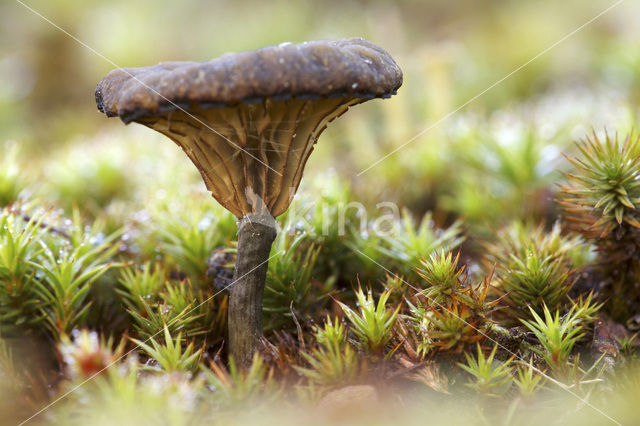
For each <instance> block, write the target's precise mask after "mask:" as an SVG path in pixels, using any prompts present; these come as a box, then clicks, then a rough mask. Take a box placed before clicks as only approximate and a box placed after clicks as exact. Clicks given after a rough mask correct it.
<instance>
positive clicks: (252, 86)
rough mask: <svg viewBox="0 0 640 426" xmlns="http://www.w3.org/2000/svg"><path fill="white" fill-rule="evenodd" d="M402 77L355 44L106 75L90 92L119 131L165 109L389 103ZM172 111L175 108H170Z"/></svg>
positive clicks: (272, 49) (376, 50)
mask: <svg viewBox="0 0 640 426" xmlns="http://www.w3.org/2000/svg"><path fill="white" fill-rule="evenodd" d="M401 84H402V71H401V70H400V68H399V67H398V65H397V64H396V63H395V62H394V60H393V58H391V56H390V55H389V54H388V53H387V52H386V51H385V50H384V49H382V48H380V47H378V46H376V45H375V44H373V43H371V42H369V41H367V40H363V39H361V38H352V39H345V40H335V41H312V42H305V43H300V44H288V43H283V44H281V45H278V46H269V47H265V48H262V49H258V50H254V51H248V52H240V53H232V54H226V55H223V56H221V57H220V58H216V59H213V60H211V61H208V62H201V63H200V62H165V63H160V64H158V65H155V66H150V67H144V68H119V69H115V70H113V71H111V72H110V73H109V74H107V76H106V77H105V78H104V79H103V80H102V81H101V82H100V84H98V87H97V88H96V91H95V96H96V102H97V104H98V109H99V110H100V111H101V112H103V113H105V114H106V115H107V116H109V117H113V116H118V117H120V118H121V119H122V120H123V121H124V122H125V123H129V122H131V121H134V120H135V119H136V118H138V117H143V116H151V115H155V114H160V113H163V112H166V111H169V110H171V109H177V108H178V106H179V108H184V109H189V108H190V107H191V106H193V105H194V104H197V105H199V106H201V107H203V108H214V107H224V106H228V105H235V104H238V103H257V102H261V101H263V100H264V99H265V98H272V99H275V100H286V99H289V98H291V97H300V98H308V99H315V98H318V97H341V96H352V97H355V98H362V99H371V98H374V97H389V96H391V95H393V94H395V92H396V90H397V89H398V88H399V87H400V85H401ZM174 104H176V105H174Z"/></svg>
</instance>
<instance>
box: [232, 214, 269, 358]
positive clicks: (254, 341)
mask: <svg viewBox="0 0 640 426" xmlns="http://www.w3.org/2000/svg"><path fill="white" fill-rule="evenodd" d="M276 233H277V231H276V222H275V219H274V218H273V217H272V216H271V215H270V214H269V213H265V214H250V215H246V216H243V217H242V219H240V221H239V222H238V255H237V258H236V268H235V272H234V274H233V283H232V285H231V286H230V287H229V314H228V322H229V353H230V355H231V356H232V357H233V359H234V360H235V362H236V364H237V365H238V366H239V367H240V368H246V367H248V366H249V365H251V360H252V358H253V354H254V353H255V352H256V349H257V348H258V344H259V342H260V339H261V337H262V294H263V292H264V284H265V280H266V278H267V267H268V261H269V254H270V252H271V244H272V243H273V240H274V239H275V238H276Z"/></svg>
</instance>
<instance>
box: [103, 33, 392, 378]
mask: <svg viewBox="0 0 640 426" xmlns="http://www.w3.org/2000/svg"><path fill="white" fill-rule="evenodd" d="M401 84H402V71H401V70H400V68H399V67H398V65H397V64H396V63H395V62H394V61H393V59H392V58H391V56H390V55H389V54H388V53H387V52H386V51H385V50H383V49H382V48H380V47H378V46H376V45H375V44H373V43H371V42H369V41H366V40H363V39H361V38H353V39H345V40H335V41H313V42H305V43H301V44H291V43H283V44H280V45H278V46H269V47H265V48H262V49H258V50H255V51H248V52H241V53H235V54H226V55H223V56H221V57H220V58H217V59H213V60H211V61H208V62H203V63H197V62H165V63H160V64H158V65H155V66H151V67H145V68H119V69H115V70H113V71H111V72H110V73H109V74H107V76H106V77H105V78H104V79H103V80H102V81H101V82H100V84H98V86H97V88H96V91H95V96H96V102H97V104H98V109H99V110H100V111H101V112H103V113H104V114H106V115H107V116H108V117H114V116H117V117H120V119H121V120H122V121H123V122H124V123H126V124H128V123H130V122H137V123H140V124H143V125H145V126H148V127H150V128H152V129H154V130H156V131H158V132H160V133H162V134H164V135H166V136H167V137H169V138H170V139H171V140H173V141H174V142H175V143H176V144H177V145H179V146H180V147H181V148H182V149H183V150H184V152H185V153H186V154H187V156H188V157H189V158H190V159H191V161H192V162H193V164H195V166H196V167H197V168H198V170H199V171H200V174H201V175H202V178H203V180H204V183H205V184H206V187H207V189H208V190H209V191H211V194H212V195H213V197H214V198H215V199H216V200H217V201H218V202H219V203H220V204H222V205H223V206H224V207H225V208H226V209H228V210H229V211H230V212H232V213H233V214H234V215H235V216H236V217H238V253H237V258H236V266H235V272H234V279H233V281H232V285H230V287H229V288H228V290H229V311H228V334H229V347H230V354H231V355H232V356H233V357H234V358H235V360H236V362H237V363H238V364H239V365H242V366H246V365H247V364H248V363H250V362H251V359H252V356H253V353H254V352H255V351H256V348H257V345H258V343H259V340H260V338H261V337H262V294H263V290H264V285H265V279H266V273H267V264H268V260H269V254H270V251H271V245H272V242H273V240H274V239H275V236H276V221H275V217H277V216H278V215H280V214H282V213H283V212H285V211H286V210H287V208H288V207H289V204H290V203H291V200H292V199H293V196H294V195H295V192H296V190H297V188H298V185H299V184H300V180H301V179H302V173H303V170H304V167H305V164H306V162H307V159H308V158H309V155H310V154H311V151H312V150H313V146H314V144H315V142H316V140H317V139H318V136H319V135H320V133H322V131H323V130H324V129H325V128H326V126H327V124H328V123H329V122H330V121H332V120H333V119H335V118H336V117H338V116H340V115H341V114H343V113H344V112H345V111H347V109H348V108H349V107H350V106H353V105H356V104H359V103H361V102H364V101H367V100H369V99H373V98H388V97H390V96H391V95H393V94H395V93H396V90H397V89H398V88H399V87H400V85H401Z"/></svg>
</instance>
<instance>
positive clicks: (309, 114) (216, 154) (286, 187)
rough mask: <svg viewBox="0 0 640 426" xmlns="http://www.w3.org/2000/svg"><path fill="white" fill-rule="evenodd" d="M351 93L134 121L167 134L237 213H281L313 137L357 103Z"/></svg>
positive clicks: (179, 112)
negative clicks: (346, 95)
mask: <svg viewBox="0 0 640 426" xmlns="http://www.w3.org/2000/svg"><path fill="white" fill-rule="evenodd" d="M362 101H363V99H360V98H355V97H340V98H325V99H320V100H317V99H316V100H304V99H299V98H294V99H290V100H286V101H274V100H271V99H265V100H264V101H262V102H260V103H256V104H238V105H236V106H233V107H226V108H203V107H202V106H199V105H195V106H193V107H191V108H189V111H188V112H185V110H172V111H169V112H167V113H165V114H163V115H161V116H154V117H150V116H147V117H140V118H138V119H137V120H136V121H137V122H139V123H141V124H144V125H145V126H148V127H150V128H152V129H154V130H156V131H158V132H160V133H162V134H164V135H166V136H167V137H169V138H170V139H172V140H173V141H174V142H175V143H176V144H178V145H179V146H180V147H181V148H182V149H183V150H184V152H185V153H186V154H187V156H188V157H189V158H190V159H191V161H192V162H193V164H195V166H196V167H197V168H198V170H199V171H200V174H201V175H202V178H203V180H204V182H205V184H206V186H207V189H208V190H209V191H211V194H212V195H213V197H214V198H215V199H216V200H217V201H218V202H219V203H220V204H222V205H223V206H224V207H225V208H226V209H228V210H229V211H230V212H232V213H233V214H234V215H236V216H237V217H242V216H244V215H247V214H251V213H256V214H262V213H265V212H264V209H265V208H266V209H267V210H268V211H269V213H270V214H271V215H272V216H273V217H277V216H279V215H280V214H282V213H284V212H285V211H286V210H287V208H288V207H289V204H290V203H291V200H292V198H293V196H294V195H295V192H296V190H297V189H298V185H299V184H300V180H301V179H302V172H303V170H304V167H305V164H306V161H307V159H308V158H309V155H310V154H311V152H312V151H313V146H314V144H315V142H316V140H317V139H318V136H319V135H320V134H321V133H322V131H323V130H324V129H325V128H326V127H327V124H328V123H329V122H330V121H332V120H333V119H335V118H336V117H338V116H340V115H342V114H343V113H344V112H345V111H347V109H348V108H349V107H350V106H352V105H355V104H358V103H360V102H362Z"/></svg>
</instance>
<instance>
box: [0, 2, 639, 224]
mask: <svg viewBox="0 0 640 426" xmlns="http://www.w3.org/2000/svg"><path fill="white" fill-rule="evenodd" d="M24 4H25V5H27V6H28V7H30V8H32V9H33V11H31V10H29V9H28V8H27V7H25V5H22V4H21V3H19V2H16V1H4V2H2V3H1V4H0V22H1V25H0V40H2V43H0V153H1V155H0V158H1V157H4V158H5V166H4V167H5V169H4V172H5V173H9V172H8V169H9V165H8V164H9V162H8V160H7V159H9V158H11V164H14V165H15V164H18V165H19V169H20V170H19V171H15V170H14V174H15V175H16V176H19V177H16V182H15V187H14V188H12V190H13V191H14V192H15V193H19V192H21V191H25V190H26V191H27V192H28V193H29V195H30V196H32V197H34V196H35V197H42V198H44V199H46V200H49V201H51V200H53V201H55V200H58V201H56V203H57V204H59V205H60V206H61V207H63V208H65V209H66V210H68V208H69V207H70V203H71V201H70V200H75V202H76V203H77V204H79V206H80V207H81V209H83V210H85V211H87V212H89V213H91V214H97V213H99V212H101V211H103V210H104V209H105V208H107V207H109V206H111V205H113V203H114V201H119V202H133V203H134V204H135V203H137V202H139V201H140V199H141V198H140V196H139V195H136V188H143V189H142V191H143V192H148V191H149V186H148V185H149V182H148V181H145V177H146V178H148V179H149V180H151V181H154V182H157V181H158V180H162V179H163V177H166V176H167V175H170V176H171V179H172V180H174V179H178V181H180V182H190V183H192V184H193V185H195V189H194V190H195V191H196V192H198V193H202V192H204V190H205V188H204V185H203V184H202V182H201V181H200V179H199V177H198V176H197V172H196V170H195V168H194V167H193V166H192V165H190V164H189V163H188V160H187V159H186V157H184V156H183V155H175V154H176V153H177V152H178V148H177V147H176V146H174V145H173V144H172V143H171V142H170V141H169V140H167V139H165V138H164V137H162V136H160V135H158V134H156V133H155V132H153V131H151V130H148V129H145V128H142V127H141V126H139V125H137V124H133V125H131V126H128V127H125V126H124V125H123V124H122V123H120V122H119V121H118V120H116V119H107V118H106V117H105V116H103V115H102V114H100V113H98V111H97V110H96V106H95V101H94V97H93V91H94V88H95V86H96V84H97V83H98V82H99V81H100V80H101V79H102V77H103V76H104V75H105V74H106V73H107V72H108V71H109V70H111V69H113V68H115V67H116V65H117V66H122V67H136V66H146V65H152V64H155V63H157V62H161V61H172V60H194V61H204V60H208V59H210V58H214V57H217V56H220V55H222V54H223V53H225V52H233V51H241V50H247V49H255V48H259V47H262V46H265V45H270V44H278V43H281V42H285V41H290V42H299V41H303V40H315V39H334V38H342V37H356V36H358V37H364V38H367V39H369V40H371V41H373V42H374V43H377V44H379V45H380V46H382V47H384V48H385V49H387V50H388V51H389V52H390V53H391V54H392V55H393V56H394V58H396V60H397V62H398V63H399V65H400V66H401V67H402V69H403V70H404V73H405V82H404V85H403V86H402V88H401V89H400V91H399V93H398V95H397V96H395V97H394V98H393V99H390V100H385V101H381V100H377V101H375V102H369V103H367V104H365V105H361V106H358V107H356V108H354V109H353V110H352V111H351V112H350V113H349V114H347V115H346V116H345V117H343V118H342V119H341V120H337V122H335V123H333V124H332V125H331V126H330V127H329V129H328V130H327V131H326V132H325V133H324V134H323V136H322V137H321V138H320V143H319V144H318V146H317V149H316V152H315V153H314V154H313V159H312V161H310V162H309V166H308V171H307V172H306V174H305V176H306V178H305V179H303V186H308V185H309V182H310V181H311V180H313V179H314V178H315V177H317V176H320V175H321V174H322V173H325V172H327V171H329V170H334V173H336V174H337V175H338V176H340V178H341V179H343V180H344V181H346V182H350V184H351V185H352V186H353V188H354V194H355V195H354V196H355V197H356V198H357V199H358V200H363V201H368V202H372V203H375V202H378V201H381V200H391V201H395V202H398V203H400V204H401V205H402V206H406V207H408V208H409V209H410V210H411V211H413V212H414V213H415V214H416V215H422V214H423V213H424V212H426V211H429V210H432V211H434V212H435V218H436V220H438V221H441V222H451V221H452V220H454V218H456V217H459V216H461V217H464V218H465V219H466V223H467V225H468V226H469V227H470V228H471V229H473V228H474V226H476V227H477V229H480V228H479V225H483V226H485V225H486V224H487V222H488V223H497V222H501V221H504V220H508V219H509V218H511V217H514V216H516V215H522V214H526V215H527V216H530V217H532V218H534V219H545V218H553V215H554V211H553V207H552V205H551V204H552V203H551V202H550V200H551V198H552V197H551V194H552V192H553V191H554V186H553V185H552V184H551V182H553V181H557V180H558V179H559V178H560V174H559V173H558V170H562V168H563V164H564V162H563V161H564V160H563V157H562V155H561V153H563V152H568V151H571V150H572V149H573V148H572V141H574V140H577V139H579V138H581V137H583V136H584V135H585V134H586V132H588V131H591V130H592V129H593V130H595V131H596V132H602V131H603V130H604V129H608V130H609V131H616V130H617V131H620V132H621V133H624V132H626V131H628V130H629V129H631V128H632V126H633V125H634V124H635V123H636V121H637V105H636V102H635V101H636V99H637V97H638V94H639V92H640V78H639V76H640V50H639V49H638V48H637V40H638V39H639V37H640V27H638V25H637V17H638V16H640V4H638V3H637V2H633V1H626V2H623V3H621V4H620V5H618V6H616V7H614V8H613V9H612V10H610V11H608V12H607V13H606V14H604V15H603V16H601V17H600V18H599V19H597V20H595V21H594V22H592V23H591V24H589V25H587V26H586V27H585V28H583V29H582V30H580V31H578V32H577V33H576V34H574V35H572V36H571V37H569V38H568V39H567V40H565V41H564V42H562V43H560V44H559V45H557V46H556V47H554V48H553V49H551V50H550V51H548V52H547V53H545V54H544V55H542V56H540V57H539V58H538V59H536V60H535V61H533V62H531V63H530V64H528V65H527V66H526V67H524V68H522V69H521V70H520V71H518V72H516V73H515V74H514V75H512V76H511V77H509V78H507V79H506V80H504V81H503V82H501V83H500V84H498V85H496V86H495V87H493V88H491V89H490V90H489V91H487V92H486V93H484V94H483V95H482V96H480V97H478V98H477V99H475V100H474V101H473V102H471V103H470V104H469V105H468V106H466V107H465V108H462V109H461V110H460V111H458V112H457V113H455V114H453V115H451V116H449V117H448V118H446V119H445V120H442V121H441V122H438V120H440V119H441V118H442V117H444V116H445V115H447V114H448V113H449V112H451V111H452V110H455V109H456V108H457V107H458V106H460V105H462V104H464V103H465V102H467V100H469V99H471V98H472V97H474V96H475V95H477V94H479V93H480V92H482V91H483V90H485V89H487V88H488V87H490V86H491V85H493V84H494V83H495V82H497V81H498V80H500V79H501V78H503V77H504V76H506V75H507V74H509V73H510V72H512V71H514V70H515V69H516V68H518V67H519V66H521V65H522V64H523V63H525V62H527V61H529V60H530V59H531V58H533V57H534V56H536V55H538V54H539V53H541V52H542V51H544V50H545V49H547V48H548V47H550V46H551V45H553V44H554V43H556V42H557V41H558V40H560V39H562V38H563V37H565V36H566V35H567V34H569V33H570V32H572V31H574V30H575V29H577V28H578V27H580V26H581V25H583V24H584V23H585V22H587V21H588V20H590V19H592V18H593V17H594V16H596V15H597V14H599V13H600V12H601V11H603V10H604V9H606V8H607V7H609V6H611V5H613V4H614V1H611V0H606V1H604V0H602V1H601V0H593V1H589V2H585V1H582V0H567V1H564V2H557V1H552V0H541V1H536V2H527V1H516V0H511V1H509V0H485V1H482V2H478V1H471V0H460V1H455V2H452V1H443V0H423V1H419V0H399V1H394V2H391V1H342V0H341V1H333V0H329V1H322V2H307V1H299V2H291V1H268V2H261V1H255V0H236V1H222V0H218V1H204V0H198V1H177V0H176V1H174V0H168V1H162V2H157V1H151V0H141V1H135V2H134V1H124V0H109V1H95V0H94V1H73V0H56V1H53V2H52V1H48V0H25V2H24ZM34 11H35V12H37V13H39V14H42V15H43V16H44V17H46V19H49V20H50V21H51V22H52V23H54V24H55V25H57V26H59V27H60V28H62V29H64V30H65V31H68V32H69V33H70V34H73V35H74V36H75V37H77V38H78V39H79V40H80V41H81V42H82V43H85V44H86V45H87V46H89V47H91V48H92V49H95V52H93V51H92V50H90V49H89V48H88V47H85V46H82V45H81V44H80V43H78V42H77V41H75V40H73V39H72V38H71V37H69V36H68V35H66V34H65V33H63V32H62V31H61V30H60V29H58V28H56V27H54V26H53V25H52V24H51V23H48V22H46V21H45V19H43V18H42V17H40V16H37V15H36V13H34ZM96 52H97V53H96ZM436 122H438V123H437V124H436V125H435V126H433V127H432V128H430V130H428V131H427V132H426V133H424V134H423V135H422V136H420V137H418V138H417V139H416V140H414V141H413V142H411V143H410V144H409V145H407V146H406V147H405V148H403V149H402V150H400V151H399V152H398V153H396V154H394V155H392V156H390V157H389V158H387V159H386V160H384V161H383V162H381V163H380V164H378V165H376V166H375V167H373V168H371V169H370V170H368V171H367V172H366V173H363V174H362V175H360V176H358V175H357V173H358V172H360V171H362V170H364V169H365V168H367V167H369V166H370V165H371V164H373V163H374V162H375V161H377V160H378V159H379V158H380V157H382V156H383V155H385V154H387V153H389V152H391V151H392V150H393V149H394V148H395V147H397V146H400V145H401V144H403V143H404V142H406V141H407V140H409V139H410V138H412V137H413V136H415V135H416V134H418V133H419V132H422V131H423V130H425V129H427V128H429V127H430V126H431V125H432V124H433V123H436ZM183 157H184V158H183ZM0 164H1V163H0ZM14 168H15V166H14ZM5 186H6V185H5ZM8 191H9V190H5V192H8ZM11 197H12V195H11V194H9V195H5V198H11Z"/></svg>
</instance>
